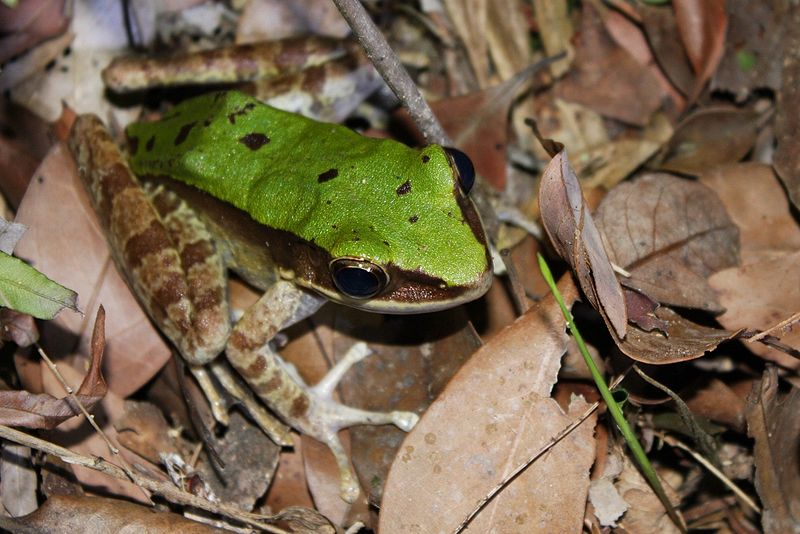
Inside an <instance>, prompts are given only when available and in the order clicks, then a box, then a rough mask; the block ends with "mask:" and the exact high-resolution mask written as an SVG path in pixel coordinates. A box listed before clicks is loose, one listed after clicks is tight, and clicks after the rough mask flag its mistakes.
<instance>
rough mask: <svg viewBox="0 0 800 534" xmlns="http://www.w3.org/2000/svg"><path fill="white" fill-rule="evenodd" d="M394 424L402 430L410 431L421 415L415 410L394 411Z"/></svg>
mask: <svg viewBox="0 0 800 534" xmlns="http://www.w3.org/2000/svg"><path fill="white" fill-rule="evenodd" d="M391 415H392V419H393V420H392V424H394V426H396V427H397V428H399V429H400V430H405V431H406V432H410V431H411V429H412V428H414V427H415V426H417V421H419V416H418V415H417V414H415V413H414V412H392V413H391Z"/></svg>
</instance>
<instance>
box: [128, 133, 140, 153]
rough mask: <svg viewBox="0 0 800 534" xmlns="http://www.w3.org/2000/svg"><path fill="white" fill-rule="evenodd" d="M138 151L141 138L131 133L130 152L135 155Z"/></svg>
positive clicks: (129, 138) (129, 140) (129, 137)
mask: <svg viewBox="0 0 800 534" xmlns="http://www.w3.org/2000/svg"><path fill="white" fill-rule="evenodd" d="M138 151H139V138H138V137H136V136H135V135H129V136H128V152H130V153H131V154H132V155H134V156H135V155H136V153H137V152H138Z"/></svg>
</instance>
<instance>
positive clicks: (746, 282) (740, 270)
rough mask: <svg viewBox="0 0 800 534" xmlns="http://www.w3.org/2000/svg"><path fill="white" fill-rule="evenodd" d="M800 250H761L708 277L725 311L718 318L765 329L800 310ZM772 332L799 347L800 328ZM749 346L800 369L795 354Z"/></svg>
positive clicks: (733, 324)
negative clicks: (745, 260)
mask: <svg viewBox="0 0 800 534" xmlns="http://www.w3.org/2000/svg"><path fill="white" fill-rule="evenodd" d="M798 265H800V250H795V251H794V252H785V251H758V252H752V253H750V254H749V255H748V262H747V263H746V264H745V265H742V266H741V267H734V268H731V269H726V270H724V271H720V272H718V273H716V274H715V275H714V276H712V277H711V278H710V279H709V283H710V284H711V287H713V288H714V289H715V290H716V291H717V292H718V293H719V300H720V303H721V304H722V305H723V306H724V307H725V308H726V310H727V311H726V312H725V313H724V314H722V315H720V316H719V317H718V318H717V320H718V321H719V322H720V324H722V325H723V326H724V327H725V328H746V329H748V330H752V329H759V330H765V329H767V328H770V327H772V326H774V325H775V324H777V323H779V322H780V321H782V320H783V319H786V318H788V317H790V316H791V315H792V314H795V313H797V312H798V311H800V269H799V268H798ZM773 335H775V336H776V337H779V338H780V340H781V341H782V342H783V343H784V344H786V345H789V346H790V347H793V348H795V349H800V328H798V327H797V326H795V327H794V329H793V330H791V331H789V332H780V331H778V332H773ZM746 346H747V348H748V349H750V350H751V351H753V352H754V353H756V354H758V355H759V356H761V357H762V358H765V359H767V360H770V361H774V362H776V363H778V364H779V365H782V366H786V367H789V368H791V369H798V368H800V361H798V360H797V359H796V358H793V357H792V356H790V355H788V354H786V353H784V352H782V351H779V350H777V349H772V348H769V347H766V346H763V345H761V344H759V343H747V344H746Z"/></svg>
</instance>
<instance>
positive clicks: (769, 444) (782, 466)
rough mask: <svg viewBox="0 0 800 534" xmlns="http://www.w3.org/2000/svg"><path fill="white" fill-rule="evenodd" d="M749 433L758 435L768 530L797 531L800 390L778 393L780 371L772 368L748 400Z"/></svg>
mask: <svg viewBox="0 0 800 534" xmlns="http://www.w3.org/2000/svg"><path fill="white" fill-rule="evenodd" d="M745 415H746V417H747V429H748V430H747V433H748V434H749V435H750V436H751V437H752V438H754V439H755V442H756V445H755V463H756V479H755V484H756V491H758V496H759V497H760V498H761V502H762V504H763V506H764V511H763V512H762V514H761V526H762V527H763V529H764V532H765V533H766V534H783V533H787V532H797V531H798V525H800V477H798V476H797V474H798V472H800V461H798V455H797V444H798V442H800V390H798V388H797V387H792V388H791V390H790V391H789V392H788V393H786V394H779V393H778V371H777V369H775V368H774V367H772V368H768V369H767V371H766V372H765V373H764V376H763V377H762V378H761V383H760V384H757V385H756V386H754V387H753V391H752V392H751V394H750V397H749V398H748V400H747V411H746V412H745Z"/></svg>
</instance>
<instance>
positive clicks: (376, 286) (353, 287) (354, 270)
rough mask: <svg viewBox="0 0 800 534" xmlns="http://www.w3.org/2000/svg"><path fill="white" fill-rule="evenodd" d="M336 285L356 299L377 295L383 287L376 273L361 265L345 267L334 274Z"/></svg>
mask: <svg viewBox="0 0 800 534" xmlns="http://www.w3.org/2000/svg"><path fill="white" fill-rule="evenodd" d="M334 277H335V278H334V280H335V282H336V287H338V288H339V290H340V291H341V292H342V293H344V294H345V295H347V296H348V297H352V298H355V299H366V298H369V297H371V296H373V295H375V294H376V293H377V292H378V291H380V288H381V282H380V280H379V279H378V277H377V276H376V275H375V273H373V272H370V271H367V270H366V269H361V268H359V267H345V268H343V269H339V270H338V271H336V274H334Z"/></svg>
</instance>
